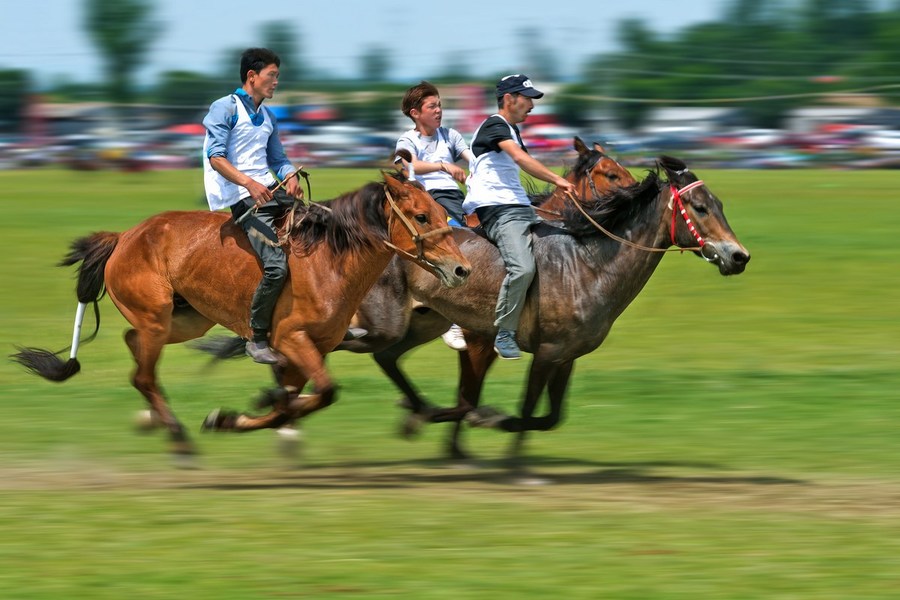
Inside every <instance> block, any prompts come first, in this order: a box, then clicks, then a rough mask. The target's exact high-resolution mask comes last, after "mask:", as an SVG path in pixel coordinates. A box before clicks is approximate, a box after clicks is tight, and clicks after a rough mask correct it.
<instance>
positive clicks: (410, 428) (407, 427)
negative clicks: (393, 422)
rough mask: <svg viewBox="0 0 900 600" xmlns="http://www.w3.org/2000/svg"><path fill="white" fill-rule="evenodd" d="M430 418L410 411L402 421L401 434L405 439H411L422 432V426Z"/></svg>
mask: <svg viewBox="0 0 900 600" xmlns="http://www.w3.org/2000/svg"><path fill="white" fill-rule="evenodd" d="M427 422H428V420H427V419H426V418H425V416H424V415H420V414H417V413H410V414H408V415H406V418H405V419H403V421H402V422H401V423H400V435H401V437H403V438H404V439H407V440H411V439H413V438H415V437H417V436H418V435H419V434H420V433H422V427H423V426H424V425H425V423H427Z"/></svg>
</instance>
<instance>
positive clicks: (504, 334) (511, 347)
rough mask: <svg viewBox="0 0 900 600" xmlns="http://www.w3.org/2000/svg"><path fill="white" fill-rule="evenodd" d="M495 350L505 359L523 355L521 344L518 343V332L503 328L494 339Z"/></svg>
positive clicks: (514, 358) (513, 358)
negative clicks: (520, 349)
mask: <svg viewBox="0 0 900 600" xmlns="http://www.w3.org/2000/svg"><path fill="white" fill-rule="evenodd" d="M494 352H496V353H497V355H498V356H499V357H500V358H503V359H505V360H516V359H517V358H521V357H522V353H521V352H520V351H519V346H518V344H516V332H515V331H510V330H509V329H501V330H500V331H498V332H497V337H496V338H495V339H494Z"/></svg>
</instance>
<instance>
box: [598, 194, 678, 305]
mask: <svg viewBox="0 0 900 600" xmlns="http://www.w3.org/2000/svg"><path fill="white" fill-rule="evenodd" d="M667 202H668V193H667V192H666V191H664V190H663V191H660V193H659V194H657V196H656V198H655V199H654V200H651V201H650V202H648V203H647V206H646V207H645V208H644V210H642V211H641V212H640V213H639V214H638V216H637V218H636V219H635V220H634V222H633V223H630V224H629V225H628V226H627V227H623V228H621V229H620V230H619V231H615V232H614V233H615V234H616V235H618V236H620V237H623V238H624V239H627V240H628V241H630V242H632V243H634V244H635V245H636V246H640V248H638V247H633V246H629V245H626V244H623V243H622V242H619V241H617V240H614V239H612V238H610V237H609V236H607V235H606V234H604V233H600V234H599V235H592V236H590V237H589V238H586V240H585V241H584V242H583V244H582V254H583V257H584V262H585V264H587V265H589V266H591V268H592V269H593V270H594V271H595V272H596V273H597V276H598V279H597V282H598V283H599V284H600V286H601V288H602V290H603V293H604V295H606V296H607V297H612V298H614V302H612V304H613V305H618V307H617V308H616V307H615V306H611V307H610V308H613V311H614V314H615V315H618V314H619V313H621V311H622V310H624V309H625V307H626V306H628V304H629V303H630V302H631V301H632V300H634V298H635V297H636V296H637V294H638V293H639V292H640V291H641V289H643V287H644V285H646V283H647V281H648V280H649V279H650V277H651V276H652V275H653V273H654V272H655V271H656V267H657V266H658V265H659V263H660V261H661V260H662V257H663V255H664V254H665V253H664V252H657V251H652V250H648V249H650V248H652V249H657V250H661V249H664V248H667V247H668V246H669V241H668V235H669V230H668V219H667V215H668V214H669V211H668V210H667V209H666V205H667ZM643 248H647V249H643ZM594 265H596V266H594Z"/></svg>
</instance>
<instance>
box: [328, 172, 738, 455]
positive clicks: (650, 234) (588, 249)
mask: <svg viewBox="0 0 900 600" xmlns="http://www.w3.org/2000/svg"><path fill="white" fill-rule="evenodd" d="M659 166H660V168H662V170H663V171H664V172H665V175H666V177H667V179H668V181H663V180H662V179H661V178H660V177H659V175H658V174H657V173H650V174H649V175H648V176H647V178H646V179H644V181H643V182H641V183H640V184H638V185H635V186H630V187H627V188H622V189H618V190H613V191H611V192H609V193H607V194H604V195H600V196H594V197H590V198H583V199H582V207H581V209H579V208H578V207H576V206H575V204H574V203H572V202H571V201H569V202H568V203H567V204H566V205H565V206H563V207H562V209H561V211H560V217H561V218H562V219H563V222H564V224H565V229H560V228H559V227H556V226H551V224H545V225H541V226H538V227H537V228H536V229H535V232H534V235H535V240H534V254H535V258H536V261H537V277H536V279H535V282H534V283H533V284H532V287H531V289H530V291H529V296H528V301H527V304H526V306H525V311H524V313H523V315H522V320H521V325H520V329H519V331H518V343H519V345H520V347H521V348H522V349H523V350H526V351H528V352H531V353H532V354H533V355H534V356H533V359H532V362H531V366H530V368H529V374H528V383H527V386H526V390H525V396H524V398H523V400H522V405H521V411H520V414H519V415H518V416H507V415H503V414H501V413H498V412H496V411H492V410H486V409H479V410H476V409H477V407H478V405H479V401H480V396H481V390H482V386H483V384H484V379H485V376H486V374H487V372H488V369H489V368H490V366H491V364H492V363H493V361H494V360H495V358H496V355H495V354H494V351H493V339H494V336H495V334H496V328H495V326H494V324H493V321H494V305H495V303H496V298H497V293H498V290H499V287H500V283H501V281H502V280H503V277H504V275H505V270H504V266H503V262H502V260H501V259H500V255H499V253H498V252H497V249H496V248H495V247H494V246H493V245H492V244H491V243H490V242H489V241H487V240H486V239H485V238H484V237H481V236H479V235H477V234H476V233H473V232H471V231H467V230H457V231H455V232H454V235H455V237H456V240H457V243H458V244H459V246H460V248H461V250H462V251H463V253H464V254H465V255H466V256H467V257H468V258H469V260H470V261H471V263H472V268H473V272H475V273H477V274H478V276H477V277H473V278H471V280H470V281H469V282H468V283H467V285H465V286H464V287H462V288H459V289H456V290H447V289H441V288H439V287H438V286H437V285H435V284H434V283H433V282H432V281H429V279H430V278H428V277H427V276H420V274H419V273H416V272H415V271H414V270H412V269H409V268H407V267H406V266H405V265H402V264H400V263H398V262H396V261H394V262H393V263H392V264H391V265H390V267H389V268H388V269H387V270H386V271H385V273H384V275H383V276H382V278H381V279H380V280H379V281H378V283H377V284H376V286H374V287H373V289H372V290H371V291H370V292H369V294H368V295H367V296H366V298H365V300H364V301H363V304H362V305H361V306H360V309H359V311H358V313H357V324H358V325H359V326H361V327H365V328H366V329H368V330H369V335H368V336H366V337H364V338H361V339H359V340H355V341H352V342H345V343H342V344H341V345H340V346H339V347H340V348H344V349H348V350H351V351H354V352H373V353H374V358H375V360H376V361H377V362H378V364H379V365H380V366H381V367H382V369H384V371H385V372H386V373H387V374H388V376H389V377H390V378H391V379H392V380H393V381H394V382H395V383H396V384H397V385H398V387H400V389H401V390H402V391H403V393H404V398H403V399H402V401H401V403H402V404H403V405H404V406H406V407H407V408H409V409H410V410H411V411H412V415H411V418H410V419H409V420H408V425H407V429H408V430H414V429H415V428H416V426H417V424H418V423H420V422H423V421H424V422H441V421H455V422H456V423H457V425H456V427H455V429H454V431H453V434H452V437H451V439H450V445H449V451H450V454H451V455H452V456H454V457H464V456H465V453H464V452H463V450H462V448H461V446H460V442H459V433H460V426H459V425H460V422H461V420H462V419H463V417H465V418H466V420H467V421H468V422H469V423H470V424H472V425H475V426H487V427H495V428H497V429H501V430H504V431H509V432H515V433H517V434H518V435H517V436H516V439H515V442H514V444H513V447H512V452H511V456H512V457H513V458H515V457H517V456H518V455H519V453H520V451H521V446H522V443H523V441H524V439H525V435H526V432H528V431H531V430H547V429H551V428H553V427H555V426H556V425H557V424H558V423H559V422H560V419H561V417H562V408H563V397H564V394H565V391H566V389H567V387H568V382H569V377H570V376H571V373H572V368H573V365H574V361H575V359H577V358H578V357H580V356H583V355H584V354H587V353H589V352H592V351H593V350H595V349H596V348H597V347H598V346H599V345H600V344H601V343H602V342H603V340H604V339H605V338H606V336H607V334H608V333H609V331H610V328H611V327H612V324H613V322H614V321H615V320H616V318H617V317H618V316H619V315H620V314H621V313H622V312H623V311H624V310H625V308H626V307H627V306H628V305H629V304H630V303H631V301H632V300H633V299H634V298H635V297H636V296H637V294H638V293H639V292H640V291H641V289H643V287H644V285H645V284H646V283H647V281H648V279H649V278H650V276H651V275H652V274H653V272H654V270H655V269H656V266H657V265H658V264H659V262H660V260H661V259H662V257H663V253H664V251H665V250H666V249H669V248H670V247H671V246H675V247H680V248H690V249H692V250H693V251H694V253H695V254H697V255H698V256H701V257H703V258H704V259H706V260H707V261H708V262H710V263H712V264H715V265H716V266H717V267H718V268H719V271H720V273H722V274H723V275H733V274H738V273H741V272H743V270H744V268H745V267H746V265H747V262H748V261H749V260H750V255H749V253H748V252H747V250H746V249H745V248H744V247H743V246H742V245H741V244H740V242H739V241H738V240H737V238H736V237H735V235H734V233H733V232H732V230H731V228H730V227H729V225H728V222H727V221H726V219H725V215H724V214H723V212H722V204H721V202H720V201H719V200H718V198H716V196H715V195H713V193H712V192H711V191H710V190H709V189H708V188H707V187H706V186H705V185H704V184H703V183H702V182H698V180H697V178H696V177H695V176H694V174H693V173H692V172H691V171H690V170H689V169H688V168H687V167H686V166H685V164H684V163H683V162H681V161H679V160H677V159H673V158H668V157H663V158H662V159H660V161H659ZM576 171H577V167H576ZM607 187H609V186H607ZM679 190H683V191H682V192H679ZM679 202H681V203H683V210H682V208H681V207H682V204H679ZM582 209H583V211H584V213H582ZM600 228H602V230H601V229H600ZM451 322H452V323H458V324H459V325H461V326H462V327H463V328H464V329H465V330H466V341H467V343H468V349H467V350H466V351H464V352H461V353H460V360H461V372H460V383H459V392H458V398H457V406H456V407H454V408H450V409H436V408H433V407H430V406H428V405H427V404H426V403H425V401H424V400H423V399H422V398H421V397H420V395H419V394H418V393H417V392H416V390H415V388H414V387H413V386H412V385H411V384H410V383H409V382H408V380H407V379H406V377H405V376H404V375H403V373H402V371H400V369H399V366H398V360H399V358H400V357H401V356H402V355H403V354H404V353H405V352H407V351H408V350H410V349H412V348H414V347H416V346H418V345H420V344H423V343H425V342H427V341H430V340H432V339H434V338H435V337H437V336H438V335H440V333H442V332H443V331H445V330H446V328H447V326H448V325H449V324H450V323H451ZM398 331H400V332H401V334H400V335H399V337H398V333H397V332H398ZM545 389H546V390H547V393H548V396H549V405H550V408H549V411H548V413H547V414H545V415H542V416H535V415H534V413H535V410H536V407H537V404H538V401H539V399H540V397H541V395H542V394H543V392H544V390H545Z"/></svg>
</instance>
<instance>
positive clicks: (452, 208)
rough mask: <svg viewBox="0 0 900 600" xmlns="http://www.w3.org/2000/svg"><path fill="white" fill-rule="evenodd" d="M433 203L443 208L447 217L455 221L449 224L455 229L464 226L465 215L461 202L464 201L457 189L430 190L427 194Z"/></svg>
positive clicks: (462, 195)
mask: <svg viewBox="0 0 900 600" xmlns="http://www.w3.org/2000/svg"><path fill="white" fill-rule="evenodd" d="M428 193H429V194H431V197H432V198H434V199H435V201H436V202H437V203H438V204H440V205H441V206H443V207H444V210H446V211H447V216H449V217H450V218H451V219H453V220H454V221H455V223H450V224H451V225H455V226H457V227H465V226H466V213H465V211H464V210H463V207H462V205H463V200H465V199H466V197H465V195H464V194H463V193H462V190H460V189H459V188H447V189H445V190H430V191H429V192H428Z"/></svg>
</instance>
